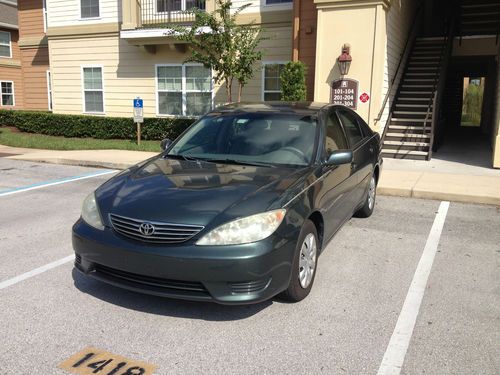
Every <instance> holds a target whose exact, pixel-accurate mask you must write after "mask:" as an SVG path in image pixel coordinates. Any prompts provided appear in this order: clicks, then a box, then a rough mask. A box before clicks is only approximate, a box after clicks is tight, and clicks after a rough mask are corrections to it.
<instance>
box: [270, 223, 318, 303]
mask: <svg viewBox="0 0 500 375" xmlns="http://www.w3.org/2000/svg"><path fill="white" fill-rule="evenodd" d="M319 250H320V248H319V242H318V231H317V230H316V226H315V225H314V223H313V222H312V221H311V220H306V221H305V222H304V225H303V226H302V229H301V231H300V235H299V239H298V241H297V248H296V250H295V255H294V258H293V262H292V276H291V278H290V284H289V285H288V288H287V289H286V290H285V291H284V292H283V293H281V295H280V297H281V298H283V299H284V300H286V301H289V302H299V301H301V300H303V299H304V298H306V297H307V296H308V295H309V293H310V291H311V289H312V286H313V284H314V278H315V277H316V269H317V266H318V254H319ZM311 272H312V274H311Z"/></svg>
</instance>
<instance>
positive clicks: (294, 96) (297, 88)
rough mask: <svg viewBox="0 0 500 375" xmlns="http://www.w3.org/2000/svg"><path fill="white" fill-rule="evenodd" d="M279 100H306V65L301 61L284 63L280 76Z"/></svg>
mask: <svg viewBox="0 0 500 375" xmlns="http://www.w3.org/2000/svg"><path fill="white" fill-rule="evenodd" d="M280 80H281V100H285V101H292V102H296V101H301V100H306V92H307V88H306V66H305V64H304V63H303V62H301V61H289V62H288V63H286V65H285V67H284V68H283V71H282V72H281V76H280Z"/></svg>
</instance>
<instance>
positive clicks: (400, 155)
mask: <svg viewBox="0 0 500 375" xmlns="http://www.w3.org/2000/svg"><path fill="white" fill-rule="evenodd" d="M428 155H429V152H426V151H413V150H391V149H382V157H389V158H395V159H410V160H412V159H419V160H425V159H427V156H428Z"/></svg>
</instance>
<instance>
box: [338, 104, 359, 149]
mask: <svg viewBox="0 0 500 375" xmlns="http://www.w3.org/2000/svg"><path fill="white" fill-rule="evenodd" d="M338 114H339V117H340V121H342V124H343V125H344V129H345V132H346V133H347V138H349V143H350V144H351V147H352V148H355V147H356V146H357V145H359V144H360V143H361V141H363V133H362V132H361V128H360V126H359V124H358V119H357V118H356V116H355V115H354V114H353V113H351V112H348V111H346V110H342V109H341V110H338Z"/></svg>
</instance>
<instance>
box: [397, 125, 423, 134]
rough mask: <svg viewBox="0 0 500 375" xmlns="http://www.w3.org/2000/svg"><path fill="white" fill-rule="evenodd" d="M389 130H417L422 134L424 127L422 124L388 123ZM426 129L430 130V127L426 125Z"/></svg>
mask: <svg viewBox="0 0 500 375" xmlns="http://www.w3.org/2000/svg"><path fill="white" fill-rule="evenodd" d="M389 130H402V131H403V130H405V131H419V132H421V133H420V134H423V133H422V132H423V130H424V127H423V126H412V125H395V124H389ZM426 130H427V131H430V130H431V128H430V127H427V129H426Z"/></svg>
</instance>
